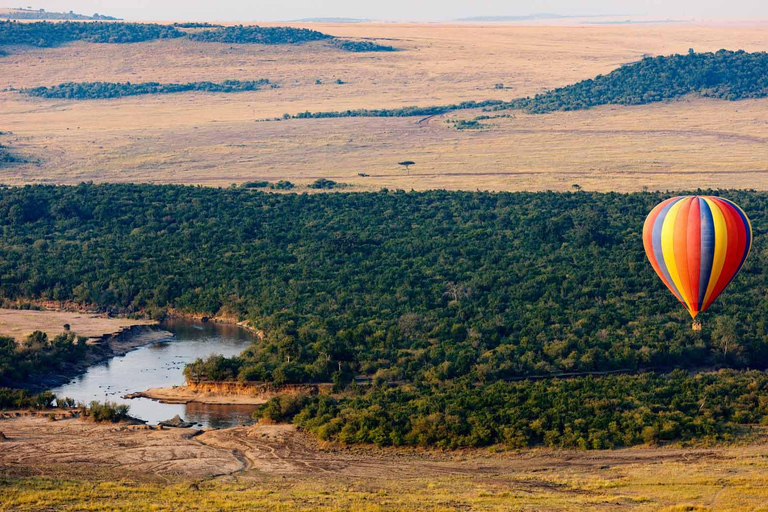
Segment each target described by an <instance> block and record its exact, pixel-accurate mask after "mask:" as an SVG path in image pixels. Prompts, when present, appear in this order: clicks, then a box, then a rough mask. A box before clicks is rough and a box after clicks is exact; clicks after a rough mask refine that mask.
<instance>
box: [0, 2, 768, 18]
mask: <svg viewBox="0 0 768 512" xmlns="http://www.w3.org/2000/svg"><path fill="white" fill-rule="evenodd" d="M25 1H27V2H28V1H30V0H0V6H6V7H27V6H31V7H33V8H35V9H45V10H48V11H69V10H73V11H75V12H78V13H81V14H93V13H94V12H98V13H100V14H107V15H112V16H118V17H121V18H126V19H131V20H201V21H287V20H295V19H300V18H317V17H343V18H367V19H375V20H395V21H444V20H452V19H456V18H462V17H471V16H525V15H530V14H535V13H556V14H562V15H619V16H650V17H656V18H659V19H668V18H669V19H716V18H728V19H750V18H768V1H766V0H728V1H725V0H631V1H628V0H579V1H573V0H525V1H521V0H385V1H370V0H367V1H366V0H250V1H249V0H214V1H211V0H38V1H35V2H34V3H22V2H25Z"/></svg>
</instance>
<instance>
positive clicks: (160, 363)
mask: <svg viewBox="0 0 768 512" xmlns="http://www.w3.org/2000/svg"><path fill="white" fill-rule="evenodd" d="M159 327H160V328H161V329H165V330H166V331H169V332H171V333H173V337H172V338H169V339H167V340H162V341H158V342H155V343H152V344H150V345H144V346H142V347H139V348H137V349H136V350H133V351H131V352H128V353H127V354H125V355H123V356H118V357H114V358H112V359H110V360H108V361H105V362H103V363H100V364H97V365H94V366H91V367H90V368H88V370H87V371H86V372H85V373H84V374H82V375H80V376H79V377H76V378H74V379H72V380H71V381H70V382H69V383H67V384H65V385H63V386H60V387H58V388H55V389H52V390H51V391H53V392H54V393H55V394H56V396H59V397H70V398H73V399H75V400H76V401H77V402H84V403H90V402H91V401H92V400H98V401H100V402H103V401H104V400H109V401H110V402H116V403H119V404H127V405H130V407H131V409H130V413H129V414H130V415H131V416H133V417H134V418H138V419H141V420H145V421H146V422H147V423H149V424H153V425H154V424H157V423H158V422H160V421H163V420H167V419H171V418H173V416H174V415H176V414H178V415H179V416H181V418H182V419H184V420H186V421H189V422H193V423H197V424H198V426H201V427H205V428H226V427H232V426H236V425H243V424H248V423H250V422H251V420H250V417H251V414H252V413H253V411H254V410H255V408H256V407H255V406H252V405H207V404H197V403H192V404H163V403H160V402H156V401H154V400H150V399H147V398H135V399H130V400H126V399H124V398H122V397H123V395H126V394H128V393H135V392H138V391H145V390H147V389H149V388H156V387H171V386H177V385H182V384H184V375H183V371H184V366H185V365H186V364H187V363H190V362H192V361H194V360H195V359H197V358H198V357H206V356H208V355H210V354H222V355H224V356H234V355H237V354H239V353H240V352H242V351H243V350H245V348H246V347H248V345H250V344H251V341H252V339H253V337H252V335H251V334H250V333H249V332H248V331H246V330H245V329H242V328H240V327H238V326H235V325H227V324H216V323H211V322H209V323H196V322H191V321H186V320H184V321H182V320H171V321H166V322H164V323H162V324H161V325H160V326H159Z"/></svg>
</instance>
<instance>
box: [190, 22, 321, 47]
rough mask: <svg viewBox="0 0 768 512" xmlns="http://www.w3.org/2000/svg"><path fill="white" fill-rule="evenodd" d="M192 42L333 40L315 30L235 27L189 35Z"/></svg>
mask: <svg viewBox="0 0 768 512" xmlns="http://www.w3.org/2000/svg"><path fill="white" fill-rule="evenodd" d="M189 37H190V39H192V40H194V41H206V42H214V43H259V44H301V43H308V42H310V41H321V40H324V39H333V36H330V35H328V34H323V33H322V32H318V31H317V30H310V29H307V28H293V27H259V26H257V25H236V26H232V27H222V28H217V29H214V30H204V31H201V32H195V33H193V34H190V36H189Z"/></svg>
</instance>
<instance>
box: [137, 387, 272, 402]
mask: <svg viewBox="0 0 768 512" xmlns="http://www.w3.org/2000/svg"><path fill="white" fill-rule="evenodd" d="M275 395H276V393H271V394H266V393H258V394H249V393H222V392H206V391H200V390H196V389H191V388H189V387H187V386H177V387H172V388H150V389H148V390H146V391H141V392H139V393H131V394H130V395H126V396H124V397H123V398H149V399H152V400H157V401H158V402H162V403H165V404H189V403H198V404H210V405H261V404H265V403H267V401H268V400H269V399H270V398H272V397H273V396H275Z"/></svg>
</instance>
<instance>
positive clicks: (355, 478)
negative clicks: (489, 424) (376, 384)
mask: <svg viewBox="0 0 768 512" xmlns="http://www.w3.org/2000/svg"><path fill="white" fill-rule="evenodd" d="M15 414H16V413H13V414H8V413H0V431H2V432H3V433H4V435H5V436H6V437H7V440H2V437H0V478H2V477H6V478H11V479H13V478H16V477H27V476H41V477H54V478H67V479H71V478H79V479H83V480H85V481H103V480H108V481H115V480H120V481H123V482H131V481H137V482H138V481H154V482H157V484H159V485H163V486H164V485H167V484H172V483H182V484H183V485H186V484H185V482H197V483H200V484H201V485H202V483H203V482H205V483H206V485H208V486H210V485H223V486H225V487H223V488H221V487H216V489H225V490H226V489H228V488H227V487H226V486H227V485H230V486H231V485H237V489H243V490H248V492H256V493H258V492H262V491H260V489H263V490H265V491H263V492H277V493H278V494H276V495H275V496H276V498H275V499H278V496H279V497H280V498H279V499H286V500H293V501H290V502H291V503H294V504H296V503H301V504H303V506H309V505H312V504H319V503H324V504H326V505H327V504H328V502H327V500H328V499H329V498H328V497H329V496H336V497H338V498H339V499H342V498H343V499H347V498H349V499H352V498H350V496H363V495H365V496H370V498H367V499H373V500H374V501H373V502H368V503H370V504H371V505H374V504H375V503H380V504H382V505H385V507H384V509H386V506H389V505H392V504H393V503H396V502H397V503H407V504H414V503H415V504H419V506H424V507H426V508H429V507H427V505H428V504H430V503H431V504H432V505H435V504H436V503H441V504H444V505H445V508H444V510H464V509H474V508H477V509H482V510H486V509H487V510H499V505H501V507H502V508H501V509H503V510H506V509H507V508H505V507H506V506H507V505H510V506H511V504H513V503H514V504H517V505H519V506H515V507H512V508H514V509H518V508H519V509H526V510H545V509H546V510H576V509H579V510H582V509H584V510H586V509H589V510H617V509H626V510H659V509H661V508H663V507H665V506H677V505H680V504H694V505H698V506H702V507H704V508H701V509H696V510H710V509H709V508H706V507H711V509H712V510H752V509H754V508H755V507H759V506H760V505H763V504H764V503H766V497H768V466H767V465H766V464H765V463H764V461H765V460H766V459H768V444H766V443H765V439H764V433H762V431H755V432H756V433H753V436H752V438H751V439H752V441H753V442H752V444H748V445H745V446H738V447H715V448H697V449H685V448H648V447H641V448H632V449H623V450H613V451H593V452H582V451H568V450H549V449H537V450H525V451H520V452H501V453H495V452H493V451H492V450H487V449H482V450H464V451H452V452H441V451H424V450H415V449H414V450H410V449H377V448H373V447H363V448H341V447H336V446H322V445H321V444H319V443H318V442H317V441H316V440H315V439H314V438H312V437H310V436H308V435H306V434H303V433H301V432H297V431H296V429H295V428H294V427H293V426H290V425H255V426H252V427H238V428H233V429H227V430H217V431H208V432H205V433H202V434H200V435H196V434H197V432H196V431H195V430H192V429H163V430H157V429H149V428H147V427H144V426H143V425H124V424H121V425H113V424H108V425H106V424H105V425H99V424H93V423H90V422H86V421H83V420H80V419H60V420H58V421H50V420H49V419H47V418H45V417H42V416H37V417H31V416H20V417H16V416H15ZM190 485H191V484H190ZM183 488H186V487H183ZM201 488H202V487H201ZM361 493H362V494H361ZM360 499H364V498H360ZM398 500H400V501H398ZM469 504H472V506H470V505H469ZM505 504H506V505H505ZM403 506H405V505H403ZM408 506H410V505H408ZM395 509H398V510H407V509H408V508H404V509H403V508H397V507H395ZM307 510H309V509H307ZM376 510H378V509H376ZM441 510H443V509H441ZM686 510H689V509H686ZM691 510H693V509H691Z"/></svg>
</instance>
